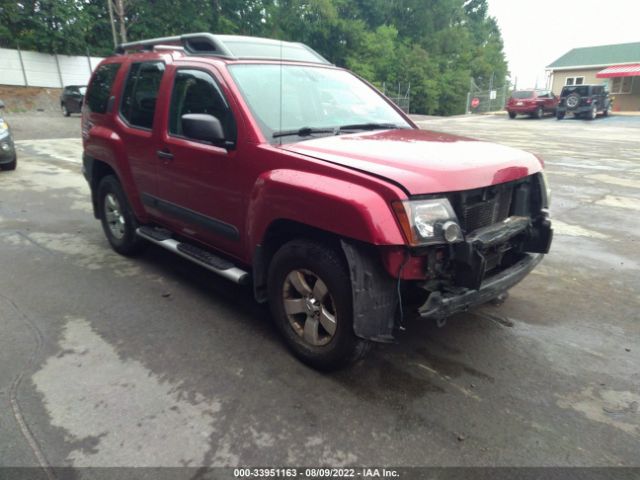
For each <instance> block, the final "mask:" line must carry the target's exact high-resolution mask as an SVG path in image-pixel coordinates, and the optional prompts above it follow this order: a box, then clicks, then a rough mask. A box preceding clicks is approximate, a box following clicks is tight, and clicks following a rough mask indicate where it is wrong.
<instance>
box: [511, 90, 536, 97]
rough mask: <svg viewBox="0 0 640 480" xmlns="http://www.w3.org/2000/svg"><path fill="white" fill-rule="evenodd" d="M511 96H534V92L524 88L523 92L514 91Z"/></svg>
mask: <svg viewBox="0 0 640 480" xmlns="http://www.w3.org/2000/svg"><path fill="white" fill-rule="evenodd" d="M511 96H512V97H513V98H532V97H533V92H532V91H531V90H528V91H527V90H523V91H521V92H513V93H512V94H511Z"/></svg>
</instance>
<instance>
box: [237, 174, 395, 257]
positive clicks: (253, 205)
mask: <svg viewBox="0 0 640 480" xmlns="http://www.w3.org/2000/svg"><path fill="white" fill-rule="evenodd" d="M277 220H291V221H295V222H299V223H301V224H304V225H308V226H310V227H314V228H317V229H320V230H324V231H326V232H331V233H334V234H336V235H338V236H340V237H343V238H351V239H355V240H360V241H362V242H366V243H369V244H373V245H402V244H404V243H405V242H404V238H403V237H402V233H401V232H400V228H399V226H398V224H397V221H396V219H395V217H394V215H393V213H392V211H391V208H390V205H389V201H388V200H386V199H384V198H383V197H382V195H381V194H379V193H377V192H376V191H374V190H372V189H370V188H367V187H366V186H364V185H359V184H356V183H352V182H349V181H346V180H341V179H337V178H334V177H328V176H324V175H321V174H317V173H311V172H304V171H297V170H289V169H279V170H271V171H268V172H265V173H263V174H262V175H261V176H260V177H259V178H258V180H257V181H256V183H255V184H254V188H253V191H252V194H251V198H250V201H249V206H248V209H247V224H246V231H247V234H248V242H249V247H250V250H251V251H253V250H254V248H255V246H256V245H259V244H260V243H261V241H262V239H263V238H264V235H265V233H266V231H267V229H268V228H269V225H271V224H272V223H273V222H274V221H277Z"/></svg>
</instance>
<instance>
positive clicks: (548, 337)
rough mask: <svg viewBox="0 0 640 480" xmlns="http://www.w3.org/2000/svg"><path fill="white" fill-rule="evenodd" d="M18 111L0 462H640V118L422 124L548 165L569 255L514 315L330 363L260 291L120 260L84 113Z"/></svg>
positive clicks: (557, 250) (158, 258)
mask: <svg viewBox="0 0 640 480" xmlns="http://www.w3.org/2000/svg"><path fill="white" fill-rule="evenodd" d="M9 121H10V122H12V123H13V125H14V128H15V133H16V137H17V144H18V148H19V161H18V168H17V170H16V171H14V172H0V332H2V333H1V334H0V405H1V407H0V465H4V466H44V467H47V466H184V465H187V466H202V465H208V466H212V465H227V466H235V465H242V466H248V465H256V466H258V465H259V466H269V465H270V466H286V465H304V466H312V465H335V466H337V465H394V466H422V465H428V466H482V465H490V466H549V465H558V466H632V465H633V466H640V456H639V455H638V452H640V407H639V405H640V368H638V366H639V365H640V341H639V340H640V214H639V212H640V117H621V116H619V117H616V116H614V117H611V118H606V119H604V118H599V119H597V120H596V121H593V122H589V121H583V120H572V119H567V120H563V121H556V120H555V119H552V118H546V119H543V120H530V119H526V118H518V119H516V120H508V119H507V118H506V115H505V116H481V117H455V118H444V119H440V118H438V119H435V118H432V119H427V120H424V121H421V122H420V125H421V126H422V127H424V128H430V129H434V130H441V131H446V132H450V133H457V134H461V135H466V136H473V137H477V138H481V139H485V140H491V141H496V142H501V143H505V144H508V145H511V146H515V147H520V148H524V149H527V150H530V151H533V152H535V153H538V154H540V155H541V156H542V157H544V158H545V160H546V164H547V172H548V176H549V179H550V183H551V187H552V190H553V198H552V216H553V218H554V222H555V223H554V224H555V234H556V236H555V240H554V244H553V247H552V252H551V254H550V255H548V257H547V258H546V259H545V261H544V262H543V263H542V264H541V265H540V266H539V267H538V269H537V270H535V271H534V272H533V274H532V275H530V276H529V277H528V278H527V279H526V280H525V281H524V282H522V283H521V284H520V285H518V286H517V287H516V288H515V289H514V290H513V291H512V293H511V296H510V298H509V299H508V300H507V301H506V303H505V304H504V305H502V306H500V307H496V306H485V307H481V308H478V309H476V310H474V311H471V312H468V313H465V314H460V315H457V316H455V317H453V318H451V319H450V320H449V321H448V322H447V324H446V325H445V326H444V327H443V328H438V327H437V326H436V325H434V324H431V323H424V322H420V321H418V320H412V321H411V322H410V323H409V326H408V329H407V331H406V332H404V334H403V335H402V338H401V341H400V342H399V343H398V344H396V345H390V346H380V347H377V348H376V349H375V350H374V351H373V352H372V354H371V355H370V356H369V357H367V358H366V359H365V361H363V362H361V363H359V364H357V365H355V366H354V367H353V368H351V369H349V370H345V371H342V372H339V373H337V374H331V375H327V374H320V373H317V372H315V371H313V370H310V369H308V368H306V367H305V366H303V365H301V364H300V363H298V362H297V361H296V360H295V359H294V358H293V357H292V356H291V355H289V354H288V353H287V351H286V349H285V348H284V346H283V345H282V344H281V342H280V340H279V338H278V336H277V335H276V333H275V331H274V329H273V328H272V327H271V325H270V323H269V319H268V314H267V311H266V310H265V309H264V308H262V307H260V306H257V305H255V304H254V303H253V301H252V295H251V292H250V291H249V290H247V289H244V288H241V287H238V286H235V285H232V284H230V283H227V282H226V281H224V280H221V279H219V278H217V277H216V276H215V275H213V274H209V273H207V272H205V271H203V270H201V269H199V268H198V267H197V266H194V265H192V264H190V263H188V262H187V261H184V260H182V259H180V258H178V257H174V256H172V255H171V254H170V253H167V252H164V251H161V250H159V249H157V248H149V249H148V250H147V251H146V252H145V253H144V254H143V255H142V256H141V257H139V258H137V259H127V258H123V257H120V256H118V255H117V254H115V253H114V252H112V251H111V250H110V248H109V247H108V244H107V242H106V240H105V238H104V236H103V234H102V231H101V228H100V225H99V223H98V222H97V221H96V220H94V219H93V216H92V213H91V207H90V202H89V191H88V188H87V186H86V184H85V181H84V178H83V177H82V174H81V172H80V167H81V165H80V158H81V145H80V139H79V119H78V118H77V117H72V118H68V119H67V118H62V117H57V116H55V117H54V116H51V117H47V116H44V115H41V116H26V115H21V116H18V117H16V118H15V119H12V118H9Z"/></svg>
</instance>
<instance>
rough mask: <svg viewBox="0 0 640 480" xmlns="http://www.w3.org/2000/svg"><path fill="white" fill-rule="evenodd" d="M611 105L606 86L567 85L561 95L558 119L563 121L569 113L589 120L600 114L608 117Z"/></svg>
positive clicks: (557, 113)
mask: <svg viewBox="0 0 640 480" xmlns="http://www.w3.org/2000/svg"><path fill="white" fill-rule="evenodd" d="M611 103H612V101H611V98H610V97H609V92H608V91H607V89H606V88H605V87H604V85H566V86H565V87H563V88H562V92H561V93H560V104H559V105H558V110H557V112H556V117H557V118H558V120H562V119H563V118H564V116H565V115H566V114H567V113H573V116H574V117H585V118H588V119H589V120H593V119H595V118H596V117H597V116H598V113H602V114H603V115H604V116H605V117H606V116H608V115H609V114H610V113H611V106H612V105H611Z"/></svg>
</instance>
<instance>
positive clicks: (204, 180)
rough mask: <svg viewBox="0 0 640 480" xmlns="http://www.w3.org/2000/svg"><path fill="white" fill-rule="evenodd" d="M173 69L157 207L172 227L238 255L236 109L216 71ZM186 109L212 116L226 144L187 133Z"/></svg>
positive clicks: (239, 167)
mask: <svg viewBox="0 0 640 480" xmlns="http://www.w3.org/2000/svg"><path fill="white" fill-rule="evenodd" d="M172 74H173V87H172V92H171V100H170V103H169V105H168V109H165V110H168V116H167V118H166V122H165V125H164V126H163V135H162V138H161V141H160V143H159V145H158V146H159V148H158V152H157V154H158V156H159V158H160V160H161V162H160V167H159V170H158V201H157V206H158V208H159V209H160V210H162V214H163V219H164V222H165V223H167V224H168V225H169V226H170V228H171V229H172V230H175V231H178V232H181V233H183V234H184V235H187V236H189V237H191V238H194V239H196V240H199V241H201V242H203V243H207V244H210V245H213V246H215V247H216V248H218V249H220V250H223V251H226V252H228V253H230V254H238V253H240V251H241V249H240V245H241V240H242V239H241V236H240V235H241V234H240V232H241V231H242V225H241V223H242V219H243V213H242V212H243V211H244V210H243V202H244V199H243V196H242V193H241V189H239V188H238V186H237V182H236V180H237V175H238V174H241V172H242V170H243V167H242V165H241V161H242V158H241V156H240V155H238V151H237V149H236V145H237V144H238V138H237V137H238V133H237V123H236V121H235V118H234V114H233V112H232V109H231V107H230V105H229V102H228V100H227V98H226V97H225V95H224V94H223V91H222V89H221V88H220V83H219V80H218V79H217V78H216V76H215V72H214V71H212V70H208V69H205V68H204V67H201V66H198V67H179V68H176V69H175V70H173V72H172ZM190 113H198V114H206V115H213V116H215V117H216V118H217V119H218V120H219V121H220V123H221V124H222V127H223V129H224V132H225V135H226V140H227V142H226V144H225V145H213V144H211V143H208V142H204V141H199V140H195V139H192V138H188V137H187V136H186V134H185V133H184V131H183V127H182V116H183V115H185V114H190Z"/></svg>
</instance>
